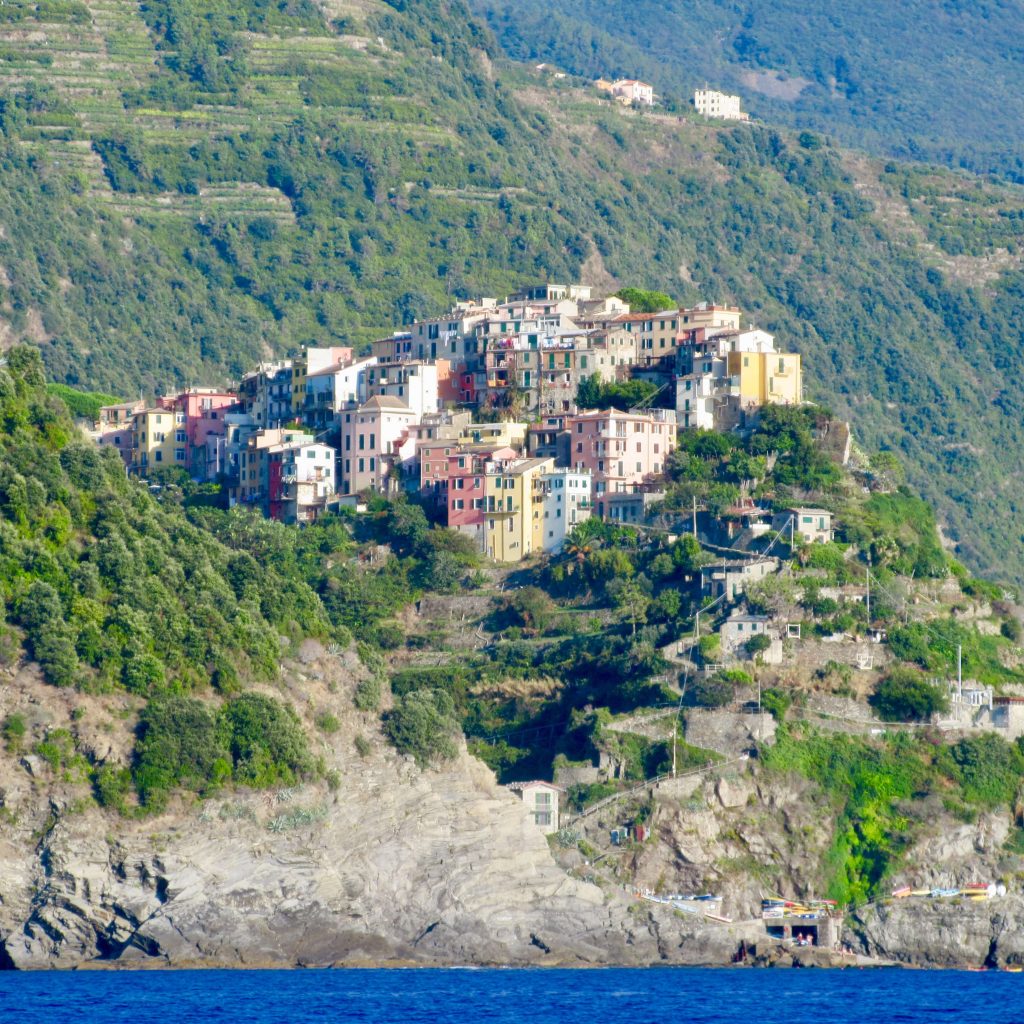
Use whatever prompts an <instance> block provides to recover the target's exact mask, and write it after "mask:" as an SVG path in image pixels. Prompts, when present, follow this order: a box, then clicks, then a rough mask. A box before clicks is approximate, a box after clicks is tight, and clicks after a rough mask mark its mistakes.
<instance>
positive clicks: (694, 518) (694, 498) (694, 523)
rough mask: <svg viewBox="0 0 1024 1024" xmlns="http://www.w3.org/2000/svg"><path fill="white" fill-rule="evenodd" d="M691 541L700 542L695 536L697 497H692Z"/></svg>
mask: <svg viewBox="0 0 1024 1024" xmlns="http://www.w3.org/2000/svg"><path fill="white" fill-rule="evenodd" d="M693 539H694V540H695V541H697V542H698V543H699V542H700V538H699V537H698V536H697V495H696V494H695V495H694V496H693Z"/></svg>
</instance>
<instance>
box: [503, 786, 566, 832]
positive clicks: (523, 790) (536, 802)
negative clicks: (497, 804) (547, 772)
mask: <svg viewBox="0 0 1024 1024" xmlns="http://www.w3.org/2000/svg"><path fill="white" fill-rule="evenodd" d="M505 788H506V789H508V790H511V792H513V793H515V794H516V795H517V796H519V797H520V799H521V800H522V801H523V803H524V804H526V806H527V807H528V808H529V809H530V813H531V814H532V815H533V823H534V824H535V825H536V826H537V827H538V828H541V829H543V830H544V832H545V834H549V833H551V832H557V831H558V797H559V794H560V793H561V792H562V787H561V786H556V785H555V784H554V783H552V782H512V783H510V784H509V785H508V786H506V787H505Z"/></svg>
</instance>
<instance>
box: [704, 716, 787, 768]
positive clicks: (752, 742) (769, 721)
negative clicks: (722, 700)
mask: <svg viewBox="0 0 1024 1024" xmlns="http://www.w3.org/2000/svg"><path fill="white" fill-rule="evenodd" d="M775 727H776V726H775V719H774V718H773V717H772V716H771V715H769V714H767V713H764V712H762V713H761V714H757V713H754V714H746V713H743V712H738V711H725V710H711V709H708V708H691V709H690V710H689V711H687V713H686V742H687V743H689V744H690V745H691V746H694V747H703V748H704V749H705V750H714V751H717V752H718V753H720V754H725V755H726V756H727V757H738V756H739V755H740V754H742V753H744V751H747V750H750V749H751V748H752V747H757V746H765V745H768V744H771V743H773V742H774V741H775Z"/></svg>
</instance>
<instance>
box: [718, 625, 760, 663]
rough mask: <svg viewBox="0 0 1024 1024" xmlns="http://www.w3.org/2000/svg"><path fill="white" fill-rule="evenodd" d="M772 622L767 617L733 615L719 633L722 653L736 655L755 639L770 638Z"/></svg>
mask: <svg viewBox="0 0 1024 1024" xmlns="http://www.w3.org/2000/svg"><path fill="white" fill-rule="evenodd" d="M770 622H771V620H770V619H769V618H768V616H767V615H731V616H730V617H729V618H728V619H726V620H725V622H723V623H722V627H721V629H719V631H718V636H719V639H720V641H721V644H722V653H723V654H726V655H731V654H735V653H736V652H737V651H738V650H739V649H740V648H741V647H745V646H746V644H747V642H748V641H750V640H753V639H754V638H755V637H759V636H768V625H769V623H770ZM769 639H771V637H769Z"/></svg>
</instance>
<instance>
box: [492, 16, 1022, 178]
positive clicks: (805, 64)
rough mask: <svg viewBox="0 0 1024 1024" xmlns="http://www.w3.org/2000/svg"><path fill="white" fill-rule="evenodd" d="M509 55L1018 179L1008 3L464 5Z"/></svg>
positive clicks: (1017, 84)
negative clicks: (717, 101) (726, 96)
mask: <svg viewBox="0 0 1024 1024" xmlns="http://www.w3.org/2000/svg"><path fill="white" fill-rule="evenodd" d="M472 3H473V7H474V9H475V10H477V11H479V12H480V13H482V14H483V15H485V16H486V18H487V21H488V23H489V24H490V26H491V27H492V28H493V29H494V31H495V33H496V34H497V36H498V39H499V41H500V42H501V45H502V46H503V47H504V48H505V49H506V51H507V52H508V53H509V55H510V56H512V57H514V58H515V59H517V60H524V61H533V62H536V61H553V62H555V63H557V64H558V65H559V66H560V67H562V68H564V69H565V70H566V71H569V72H571V73H573V74H577V75H586V76H588V77H590V78H596V77H597V76H598V75H604V76H611V77H613V78H619V77H640V78H643V79H645V80H646V81H648V82H651V83H653V84H654V87H655V89H656V90H657V91H658V92H659V93H661V94H663V98H664V100H665V101H666V102H668V103H669V104H671V105H673V106H682V105H685V104H687V103H688V101H689V99H690V98H691V97H692V96H693V91H694V89H699V88H702V87H703V86H704V85H705V83H708V84H710V85H711V88H713V89H725V90H726V91H729V92H739V93H741V94H742V95H743V98H744V108H745V109H747V110H751V111H753V113H754V114H755V115H756V116H757V117H759V118H762V119H763V120H765V121H771V122H775V123H778V124H787V125H791V126H797V127H801V128H813V129H816V130H819V131H823V132H828V133H829V134H831V135H834V136H835V137H836V138H838V139H840V140H842V142H843V143H844V144H846V145H851V146H858V147H864V148H867V149H869V150H871V151H873V152H876V153H880V154H885V155H890V156H899V157H904V158H909V159H915V160H931V161H935V162H940V163H944V164H948V165H950V166H953V167H963V168H967V169H969V170H972V171H976V172H979V173H982V174H988V173H993V174H999V175H1004V176H1006V177H1008V178H1011V179H1013V180H1015V181H1022V180H1024V158H1022V157H1021V152H1020V145H1019V142H1020V138H1019V126H1020V124H1021V121H1022V119H1024V100H1022V92H1021V85H1022V84H1024V83H1022V80H1021V74H1022V72H1021V61H1020V54H1021V50H1020V40H1021V39H1022V38H1024V13H1022V11H1021V9H1020V7H1019V5H1016V4H1005V3H1000V2H998V0H982V2H980V3H963V2H944V3H940V2H936V0H910V2H908V3H900V4H892V3H886V2H885V0H868V2H862V3H851V2H849V0H827V2H825V3H818V4H814V5H811V6H809V5H807V4H803V3H797V2H794V0H772V2H771V3H760V4H754V3H745V4H737V3H731V2H725V0H712V2H710V3H700V4H694V3H689V2H687V0H640V2H628V3H627V2H623V0H554V2H553V3H547V2H542V0H515V2H514V3H512V2H509V0H472Z"/></svg>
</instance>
